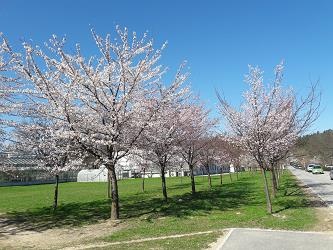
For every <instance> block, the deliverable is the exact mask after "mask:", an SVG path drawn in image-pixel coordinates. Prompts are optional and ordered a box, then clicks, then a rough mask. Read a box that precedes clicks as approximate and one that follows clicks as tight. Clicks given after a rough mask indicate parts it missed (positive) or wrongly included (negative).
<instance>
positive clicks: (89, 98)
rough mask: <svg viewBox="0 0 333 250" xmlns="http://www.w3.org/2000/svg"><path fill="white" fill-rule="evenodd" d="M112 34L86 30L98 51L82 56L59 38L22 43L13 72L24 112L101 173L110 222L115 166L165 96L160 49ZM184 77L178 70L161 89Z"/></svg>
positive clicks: (114, 211) (114, 213)
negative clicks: (49, 125)
mask: <svg viewBox="0 0 333 250" xmlns="http://www.w3.org/2000/svg"><path fill="white" fill-rule="evenodd" d="M116 31H117V38H116V39H115V40H114V41H111V36H110V35H106V37H105V38H102V37H101V36H99V35H97V33H96V32H95V31H92V35H93V38H94V41H95V43H96V45H97V49H98V53H99V54H98V55H96V56H91V57H87V58H86V57H85V56H84V54H83V53H82V52H81V48H80V45H79V44H77V45H76V49H75V50H74V52H73V50H72V49H69V50H68V49H67V48H66V39H65V38H63V39H59V38H57V37H56V36H53V37H52V38H51V39H50V40H49V41H48V43H46V44H45V48H41V47H39V46H34V45H32V44H29V43H24V44H23V46H24V51H25V57H24V58H22V59H21V61H20V62H19V63H17V64H16V68H15V71H16V73H17V75H19V77H20V78H21V79H23V81H24V84H25V86H26V87H25V90H24V91H23V93H25V94H26V102H27V103H26V106H28V107H29V108H27V109H26V111H25V112H26V115H27V116H32V117H33V116H34V115H35V114H38V116H40V117H45V118H46V119H50V120H52V122H53V123H54V124H56V127H59V128H62V130H61V133H59V134H57V136H59V138H69V139H70V140H73V141H75V143H77V144H78V145H79V147H80V148H81V150H82V151H84V152H86V153H88V154H90V155H92V157H94V158H95V159H97V161H99V164H100V165H105V166H106V168H107V169H108V172H109V174H110V178H111V184H112V185H111V188H112V192H111V198H112V201H111V219H113V220H114V219H118V218H119V195H118V183H117V176H116V171H115V167H116V165H117V163H118V161H119V160H120V159H122V158H123V157H125V156H127V155H128V154H129V151H130V150H131V149H132V148H133V147H134V145H135V143H136V141H137V139H138V138H139V137H140V136H141V134H142V132H143V131H144V130H145V129H146V127H147V126H148V125H149V124H150V122H151V121H152V119H153V118H154V117H155V116H156V113H157V111H158V110H159V109H160V108H161V106H162V105H163V102H164V101H165V100H168V99H169V96H168V91H165V95H164V96H162V97H161V96H160V93H159V90H160V85H161V84H162V81H161V79H162V77H163V75H164V73H165V72H166V70H165V68H164V67H162V66H161V65H159V64H158V61H159V59H160V57H161V55H162V51H163V48H164V47H165V45H163V46H162V48H161V49H157V50H156V49H154V47H153V41H152V40H149V39H148V38H147V34H144V35H143V36H142V37H141V38H139V37H138V36H137V35H136V33H135V32H133V34H132V35H130V34H129V32H128V31H127V29H126V28H125V29H120V28H119V27H117V28H116ZM185 80H186V76H185V75H183V74H182V73H180V72H178V74H177V75H176V77H175V80H174V82H172V83H171V84H170V85H169V86H168V87H166V89H168V88H169V89H172V88H174V87H175V86H177V85H179V84H181V83H182V82H184V81H185ZM156 96H159V98H157V97H156ZM45 104H47V105H45Z"/></svg>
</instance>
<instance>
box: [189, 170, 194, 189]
mask: <svg viewBox="0 0 333 250" xmlns="http://www.w3.org/2000/svg"><path fill="white" fill-rule="evenodd" d="M189 167H190V173H191V186H192V194H193V195H194V194H195V180H194V173H193V166H189Z"/></svg>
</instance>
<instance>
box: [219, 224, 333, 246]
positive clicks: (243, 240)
mask: <svg viewBox="0 0 333 250" xmlns="http://www.w3.org/2000/svg"><path fill="white" fill-rule="evenodd" d="M227 237H228V238H227V239H226V240H225V242H224V243H223V244H222V245H221V246H219V247H218V248H217V249H218V250H332V249H333V234H328V233H316V232H293V231H276V230H261V229H240V228H237V229H233V230H232V231H231V233H230V234H229V235H228V236H227Z"/></svg>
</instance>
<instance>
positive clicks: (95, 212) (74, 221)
mask: <svg viewBox="0 0 333 250" xmlns="http://www.w3.org/2000/svg"><path fill="white" fill-rule="evenodd" d="M109 214H110V206H109V202H108V201H107V200H100V201H94V202H88V203H68V204H62V205H60V206H59V207H58V209H57V211H55V212H53V211H52V207H43V208H39V209H35V210H32V211H24V212H11V213H7V214H6V216H5V217H4V216H3V217H0V235H1V233H8V232H9V231H11V232H12V233H13V234H15V233H17V232H21V231H27V230H28V231H30V230H31V231H37V232H41V231H44V230H47V229H50V228H59V227H73V226H82V225H85V224H91V223H96V222H98V221H100V220H103V219H104V220H105V219H108V218H109Z"/></svg>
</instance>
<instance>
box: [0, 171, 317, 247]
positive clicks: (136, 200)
mask: <svg viewBox="0 0 333 250" xmlns="http://www.w3.org/2000/svg"><path fill="white" fill-rule="evenodd" d="M262 183H263V182H262V177H261V175H260V174H259V173H257V174H255V175H253V174H250V173H242V174H240V177H239V180H236V176H235V175H233V181H232V182H231V181H230V179H229V176H228V175H225V176H224V177H223V185H222V186H221V185H220V177H219V176H214V177H213V189H212V190H211V191H209V190H208V184H207V177H201V176H200V177H196V184H197V185H196V188H197V191H198V192H197V194H196V195H195V196H194V197H193V196H192V195H191V193H190V190H191V186H190V179H189V177H183V178H180V177H174V178H167V187H168V195H169V197H170V199H169V201H168V202H167V203H165V202H163V199H162V190H161V182H160V179H159V178H152V179H146V181H145V186H146V191H145V193H142V192H141V180H140V179H127V180H121V181H119V192H120V203H121V221H120V223H123V224H124V225H125V228H124V229H122V230H119V231H116V232H114V233H113V234H112V235H110V236H108V237H105V238H103V239H102V240H104V241H122V240H132V239H140V238H145V237H155V236H163V235H173V234H180V233H190V232H198V231H207V230H218V229H223V228H228V227H260V228H275V229H292V230H307V229H311V228H312V227H313V226H314V224H315V223H316V217H315V216H314V208H313V207H311V203H310V201H309V199H308V198H307V197H306V196H305V195H304V193H303V192H302V190H301V189H300V188H299V187H298V185H297V184H296V181H295V179H294V177H293V176H292V175H291V174H290V173H289V172H287V171H286V172H285V174H284V175H283V177H282V180H281V186H280V190H279V193H278V196H277V198H276V199H274V200H273V210H274V214H273V215H268V214H267V213H266V210H265V208H266V206H265V196H264V192H263V184H262ZM106 187H107V185H106V183H64V184H60V190H59V192H60V193H59V195H60V196H59V203H60V206H59V209H58V210H57V212H56V213H55V214H53V213H52V212H51V205H52V199H53V196H52V195H53V185H36V186H26V187H0V213H6V216H8V217H9V218H11V220H12V221H13V222H16V223H20V224H21V225H24V228H25V229H34V230H44V229H47V228H52V227H72V226H80V225H83V224H89V223H95V222H97V221H99V220H101V219H107V218H108V217H109V213H110V211H109V201H108V200H107V199H106ZM205 237H206V238H207V239H206V241H212V240H213V239H214V237H217V236H216V235H214V234H213V235H207V236H205ZM205 237H203V236H200V237H192V238H193V239H192V240H190V241H191V242H192V241H193V242H194V243H193V244H197V245H198V247H197V248H201V247H202V242H205V241H202V240H200V239H203V238H205ZM189 239H190V237H189ZM173 241H174V242H178V241H179V242H180V241H184V239H182V240H176V241H175V240H173ZM186 241H187V240H185V242H186ZM190 241H189V242H190ZM161 242H171V241H170V240H169V241H168V240H163V241H161ZM149 244H150V245H151V244H152V247H154V246H155V245H154V244H156V242H155V243H152V242H150V243H140V244H138V246H141V245H142V249H144V248H145V247H148V246H150V245H149ZM168 244H169V245H170V244H171V248H172V244H176V243H168ZM168 244H166V245H168ZM179 244H180V243H179ZM199 246H200V247H199ZM193 247H194V246H193ZM193 247H192V248H191V247H190V248H191V249H193ZM112 249H113V248H112ZM115 249H117V248H115ZM166 249H168V248H166Z"/></svg>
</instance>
